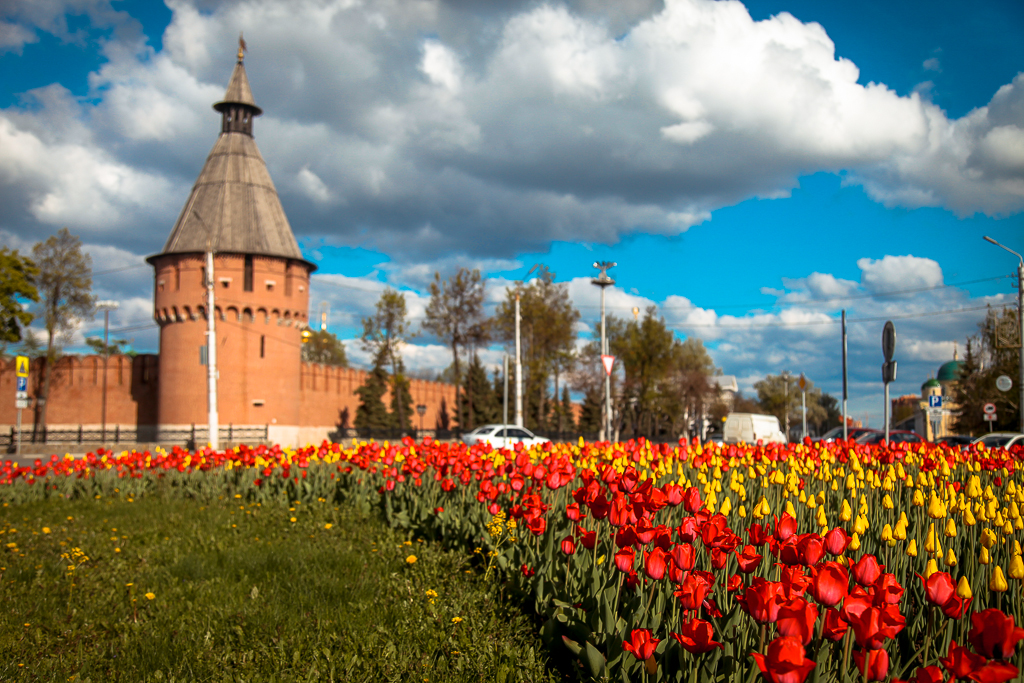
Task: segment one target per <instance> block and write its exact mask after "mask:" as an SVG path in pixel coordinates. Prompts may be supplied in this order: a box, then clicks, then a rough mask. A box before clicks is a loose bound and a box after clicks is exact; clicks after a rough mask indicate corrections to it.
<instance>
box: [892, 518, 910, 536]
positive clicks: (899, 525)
mask: <svg viewBox="0 0 1024 683" xmlns="http://www.w3.org/2000/svg"><path fill="white" fill-rule="evenodd" d="M892 537H893V538H895V539H896V540H897V541H905V540H907V525H906V524H904V523H903V520H902V519H901V520H900V521H898V522H896V526H895V527H894V528H893V530H892Z"/></svg>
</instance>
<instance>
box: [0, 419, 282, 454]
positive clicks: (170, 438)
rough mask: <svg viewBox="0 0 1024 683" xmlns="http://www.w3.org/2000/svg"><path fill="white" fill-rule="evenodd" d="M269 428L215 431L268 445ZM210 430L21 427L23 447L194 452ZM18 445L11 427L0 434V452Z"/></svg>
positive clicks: (228, 437)
mask: <svg viewBox="0 0 1024 683" xmlns="http://www.w3.org/2000/svg"><path fill="white" fill-rule="evenodd" d="M269 431H270V430H269V426H268V425H244V426H242V425H239V426H236V425H230V424H229V425H224V426H222V427H220V429H219V430H218V435H219V436H220V440H221V441H223V442H226V443H238V442H247V443H257V442H258V443H267V442H269ZM209 439H210V431H209V429H207V428H206V427H205V426H196V425H192V426H191V427H189V428H185V429H159V431H158V430H157V429H155V428H153V427H152V426H145V427H143V428H142V429H139V428H137V427H135V426H131V427H122V426H120V425H111V426H110V427H108V428H107V429H106V430H102V429H94V428H88V429H86V428H85V427H83V426H82V425H79V426H78V427H77V428H71V429H68V428H61V429H50V428H47V427H46V426H40V427H34V428H33V427H30V428H22V430H21V444H22V447H24V446H27V445H31V444H43V445H54V446H58V445H60V446H75V445H82V446H87V445H88V446H93V447H95V446H108V445H111V444H114V445H117V444H135V443H154V442H155V443H161V444H165V445H179V446H183V447H186V448H188V449H189V450H194V449H195V448H196V445H197V444H198V445H199V446H200V447H201V446H202V445H204V444H206V443H209ZM17 443H18V430H17V428H16V427H11V428H10V430H9V431H8V432H7V433H3V432H0V452H6V453H13V452H14V451H15V449H16V447H17Z"/></svg>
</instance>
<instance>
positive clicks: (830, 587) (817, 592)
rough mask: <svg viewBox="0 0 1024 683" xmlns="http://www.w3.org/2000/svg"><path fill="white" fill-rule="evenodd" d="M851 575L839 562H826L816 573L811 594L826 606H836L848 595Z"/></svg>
mask: <svg viewBox="0 0 1024 683" xmlns="http://www.w3.org/2000/svg"><path fill="white" fill-rule="evenodd" d="M849 588H850V575H849V574H848V573H847V571H846V568H845V567H843V566H842V565H841V564H839V563H838V562H826V563H825V564H823V565H822V566H821V567H819V568H818V570H817V571H816V572H815V574H814V580H813V581H811V595H813V596H814V599H815V600H817V601H818V602H819V603H820V604H822V605H824V606H825V607H835V606H836V605H838V604H839V603H840V602H841V601H842V599H843V598H845V597H846V593H847V591H849Z"/></svg>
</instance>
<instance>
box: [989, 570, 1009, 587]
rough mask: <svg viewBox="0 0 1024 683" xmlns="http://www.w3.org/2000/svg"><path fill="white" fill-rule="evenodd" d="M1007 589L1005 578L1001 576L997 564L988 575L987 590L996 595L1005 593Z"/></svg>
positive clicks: (1001, 572)
mask: <svg viewBox="0 0 1024 683" xmlns="http://www.w3.org/2000/svg"><path fill="white" fill-rule="evenodd" d="M1008 588H1009V586H1008V585H1007V583H1006V577H1005V576H1003V569H1002V567H1000V566H999V565H998V564H997V565H996V566H995V568H994V569H993V570H992V573H991V574H990V575H989V579H988V589H989V590H990V591H995V592H996V593H1005V592H1006V591H1007V589H1008Z"/></svg>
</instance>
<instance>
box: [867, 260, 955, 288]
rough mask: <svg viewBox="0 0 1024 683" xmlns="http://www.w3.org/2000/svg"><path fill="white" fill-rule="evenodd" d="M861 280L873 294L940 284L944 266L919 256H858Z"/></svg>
mask: <svg viewBox="0 0 1024 683" xmlns="http://www.w3.org/2000/svg"><path fill="white" fill-rule="evenodd" d="M857 267H858V268H860V270H861V284H863V285H864V288H865V289H867V290H868V291H869V292H871V293H872V294H880V293H885V292H896V291H904V290H908V289H920V288H923V287H938V286H939V285H941V284H942V268H941V267H939V264H938V263H936V262H935V261H933V260H932V259H928V258H918V257H916V256H885V257H884V258H881V259H879V260H877V261H876V260H874V259H870V258H862V259H858V261H857Z"/></svg>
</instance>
